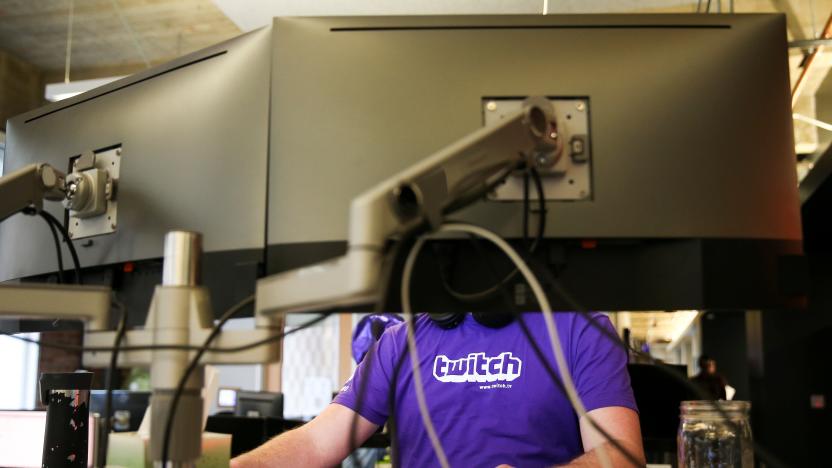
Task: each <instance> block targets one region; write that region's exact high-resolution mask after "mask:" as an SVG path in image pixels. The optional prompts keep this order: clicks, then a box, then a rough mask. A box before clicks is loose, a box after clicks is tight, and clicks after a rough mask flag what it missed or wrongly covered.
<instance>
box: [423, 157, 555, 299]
mask: <svg viewBox="0 0 832 468" xmlns="http://www.w3.org/2000/svg"><path fill="white" fill-rule="evenodd" d="M529 175H531V178H532V180H533V181H534V185H535V188H536V191H537V199H538V203H539V208H538V209H539V210H540V211H539V215H540V216H539V217H538V220H539V221H538V224H537V234H536V236H535V239H534V241H532V244H531V246H529V247H528V250H529V252H530V253H533V252H535V251H536V250H537V247H538V246H539V245H540V243H541V242H542V241H543V237H544V236H545V234H546V195H545V193H544V190H543V181H542V180H541V178H540V173H538V172H537V170H535V168H533V167H530V168H528V169H527V171H526V172H525V174H524V185H523V240H524V243H525V242H526V239H527V237H528V219H529V193H528V183H527V182H528V180H527V178H528V176H529ZM518 273H519V270H518V269H517V268H514V269H513V270H512V271H511V272H510V273H509V274H508V275H506V276H505V277H503V279H502V280H500V281H498V282H497V283H496V284H494V285H492V286H489V287H488V288H485V289H483V290H480V291H476V292H471V293H464V292H460V291H458V290H456V289H455V288H454V287H453V286H452V285H451V282H450V280H449V279H448V277H447V275H446V272H445V269H444V268H440V269H439V275H440V277H441V278H442V287H443V289H444V290H445V292H446V293H447V294H448V295H450V296H451V297H453V298H454V299H456V300H458V301H462V302H469V303H470V302H479V301H483V300H486V299H489V298H491V297H494V296H495V295H497V294H499V292H500V289H501V288H502V287H503V286H505V285H507V284H508V283H509V282H511V281H512V280H513V279H514V278H515V277H516V276H517V274H518Z"/></svg>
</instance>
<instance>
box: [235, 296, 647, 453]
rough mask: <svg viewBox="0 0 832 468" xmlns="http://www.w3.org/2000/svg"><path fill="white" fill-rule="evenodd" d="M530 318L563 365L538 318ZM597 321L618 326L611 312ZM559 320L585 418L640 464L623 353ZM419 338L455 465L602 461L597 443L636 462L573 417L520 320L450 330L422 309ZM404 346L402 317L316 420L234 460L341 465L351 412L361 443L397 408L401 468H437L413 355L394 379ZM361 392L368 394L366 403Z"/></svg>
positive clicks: (543, 345)
mask: <svg viewBox="0 0 832 468" xmlns="http://www.w3.org/2000/svg"><path fill="white" fill-rule="evenodd" d="M524 319H525V322H526V324H527V325H528V327H529V329H530V330H531V332H532V336H533V338H534V340H535V342H536V343H537V345H538V347H539V348H540V349H541V350H542V351H543V354H544V355H545V356H546V359H547V361H548V362H549V363H550V364H551V367H552V368H554V369H555V372H557V366H555V364H554V362H555V361H554V357H553V356H552V350H551V346H550V345H549V339H548V336H547V334H546V327H545V325H544V323H543V317H542V315H541V314H525V315H524ZM593 319H594V320H595V321H596V322H599V323H600V324H601V325H603V326H604V327H607V328H608V329H609V330H610V331H613V332H614V329H613V328H612V325H611V324H610V322H609V319H607V318H606V317H605V316H603V315H601V314H596V315H593ZM555 322H556V324H557V328H558V335H559V336H560V339H561V344H562V346H563V350H564V354H565V356H566V359H567V361H568V364H569V369H570V372H571V374H572V378H573V380H574V382H575V386H576V388H577V390H578V393H579V395H580V397H581V401H583V403H584V406H585V407H586V410H587V413H588V414H589V416H590V417H591V418H592V419H593V420H594V421H595V422H596V423H597V424H599V425H600V426H601V427H603V428H604V429H605V430H606V431H607V432H608V433H609V434H610V435H611V436H612V437H614V438H615V439H616V440H617V441H618V442H619V443H620V444H621V445H622V446H623V447H625V448H626V449H627V450H629V451H630V452H631V453H632V454H634V455H636V456H637V457H639V459H640V460H643V458H644V455H643V450H642V446H641V433H640V430H639V423H638V414H637V412H636V405H635V401H634V399H633V393H632V389H631V388H630V378H629V375H628V374H627V367H626V364H627V356H626V353H625V352H624V351H623V350H621V349H620V348H618V347H616V346H615V345H614V344H613V343H610V341H609V340H608V339H607V338H606V337H604V336H603V335H602V334H601V333H600V332H599V331H598V330H597V329H596V328H594V327H593V326H592V325H591V324H589V323H588V322H587V320H586V319H585V318H584V317H583V316H581V315H579V314H574V313H559V314H555ZM416 343H417V346H418V350H419V358H420V371H421V375H422V382H423V384H424V388H425V395H426V399H427V403H428V408H429V410H430V416H431V419H432V421H433V424H434V427H435V428H436V432H437V435H438V437H439V440H440V441H441V443H442V446H443V448H444V450H445V453H446V454H447V457H448V461H449V463H450V465H451V466H466V467H468V466H483V467H494V466H498V465H502V464H506V465H511V466H522V467H525V466H551V465H558V464H569V466H597V465H598V454H597V451H596V450H595V449H597V448H598V447H599V446H601V445H603V446H604V448H605V449H606V452H607V454H608V455H609V456H610V458H611V461H612V463H613V466H628V465H629V464H630V462H629V461H627V459H626V458H625V457H624V456H623V455H622V454H621V453H619V452H618V451H617V450H616V449H615V448H614V447H613V446H612V445H611V444H610V443H608V442H606V441H605V439H604V438H603V437H602V436H601V435H600V434H598V433H597V432H596V431H595V430H593V429H592V427H591V425H590V424H589V422H588V421H586V420H584V419H581V420H579V419H578V416H577V415H576V413H575V412H574V410H573V409H572V407H571V405H570V404H569V401H568V400H567V398H566V397H565V396H564V395H563V394H562V393H561V392H560V391H559V390H558V389H557V387H556V386H555V384H554V382H552V380H551V378H550V376H549V374H548V373H547V372H546V370H545V368H544V366H543V364H542V363H541V361H540V360H539V359H538V357H537V355H536V354H535V352H534V350H533V349H532V347H531V345H530V344H529V343H528V341H527V339H526V337H525V336H524V335H523V333H522V330H521V328H520V325H519V324H518V323H516V322H515V323H511V324H509V325H507V326H505V327H502V328H489V327H486V326H484V325H481V324H480V323H478V322H477V321H476V320H474V318H473V317H472V315H471V314H468V315H467V316H466V317H465V319H464V320H463V321H462V323H461V324H460V325H459V326H457V327H455V328H452V329H443V328H441V327H439V326H438V325H436V324H435V323H433V322H432V321H431V320H430V318H429V317H428V316H426V315H421V316H419V317H418V318H417V320H416ZM406 350H407V343H406V329H405V324H401V325H397V326H395V327H392V328H390V329H389V330H387V331H386V332H385V333H384V334H383V335H382V336H381V339H380V340H379V342H378V343H377V345H376V347H375V348H374V350H373V352H372V355H370V354H368V356H367V357H366V358H365V359H364V361H362V363H361V365H359V366H358V368H357V369H356V371H355V374H354V375H353V377H352V378H351V379H350V380H349V381H348V382H347V383H346V384H345V385H344V387H343V388H342V389H341V391H340V393H339V394H338V395H337V396H336V397H335V400H334V401H333V403H332V404H330V405H329V406H328V407H327V408H326V409H325V410H324V411H323V412H321V414H320V415H318V417H316V418H315V419H314V420H312V421H310V422H309V423H308V424H306V425H304V426H302V427H301V428H299V429H296V430H293V431H290V432H287V433H285V434H282V435H281V436H279V437H277V438H275V439H272V440H271V441H269V442H268V443H266V444H264V445H263V446H261V447H260V448H258V449H256V450H254V451H252V452H249V453H247V454H245V455H243V456H241V457H239V458H236V459H235V460H233V461H232V466H234V467H254V466H300V465H308V466H324V465H328V466H331V465H335V464H338V463H340V462H341V461H342V460H343V459H344V458H345V457H346V456H347V455H348V454H349V450H350V443H349V440H348V439H349V433H350V426H351V424H352V421H353V416H354V415H355V412H356V411H358V413H359V415H360V416H359V417H358V430H357V437H358V438H359V440H365V439H366V438H368V437H369V436H370V435H372V434H373V433H374V432H375V431H376V429H377V428H378V427H379V426H381V425H383V424H384V423H385V422H386V421H387V419H388V418H389V417H390V416H391V415H390V412H391V408H393V411H394V413H395V414H394V416H395V423H396V428H397V437H398V444H397V446H398V448H399V457H400V462H401V464H402V465H403V466H417V467H422V466H436V465H438V464H439V462H438V459H437V457H436V454H435V453H434V450H433V447H432V446H431V443H430V441H429V439H428V436H427V433H426V431H425V427H424V425H423V424H422V419H421V417H420V414H419V409H418V406H417V404H416V396H415V392H414V389H413V372H412V368H411V364H410V358H409V357H405V359H404V362H403V364H402V365H401V368H400V369H399V370H398V375H395V373H396V365H397V363H398V362H399V361H400V358H401V357H402V353H405V352H406ZM364 379H367V380H366V382H364V383H363V384H362V381H363V380H364ZM362 386H363V387H364V388H363V389H362V388H361V387H362ZM391 386H392V387H391ZM359 391H363V392H364V393H363V398H362V401H361V402H360V403H359V402H358V394H359ZM391 399H392V401H391Z"/></svg>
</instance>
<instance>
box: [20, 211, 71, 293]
mask: <svg viewBox="0 0 832 468" xmlns="http://www.w3.org/2000/svg"><path fill="white" fill-rule="evenodd" d="M20 212H21V213H23V214H25V215H27V216H36V215H38V211H37V210H36V209H34V208H32V207H29V208H24V209H22V210H20ZM41 218H42V219H43V220H44V222H46V225H47V226H49V230H50V231H51V232H52V241H53V242H54V243H55V252H56V253H57V256H58V284H63V283H65V282H66V278H64V255H63V251H62V249H61V240H60V239H58V231H57V229H55V226H54V225H52V221H50V220H49V218H47V217H46V216H43V215H41Z"/></svg>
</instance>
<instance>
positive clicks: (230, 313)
mask: <svg viewBox="0 0 832 468" xmlns="http://www.w3.org/2000/svg"><path fill="white" fill-rule="evenodd" d="M254 298H255V296H254V295H253V294H252V295H251V296H249V297H247V298H245V299H243V300H242V301H240V302H238V303H237V304H235V305H234V306H232V307H231V308H230V309H228V310H227V311H225V312H224V313H223V314H222V316H221V317H220V319H219V321H218V322H217V323H216V324H215V325H214V327H213V328H212V329H211V333H210V334H209V335H208V337H207V338H206V339H205V342H204V343H203V344H202V346H200V347H199V350H198V351H197V353H196V354H195V355H194V357H193V358H192V359H191V361H190V363H189V364H188V367H187V368H186V369H185V372H184V373H183V374H182V377H181V378H180V379H179V384H178V385H177V387H176V391H175V392H174V394H173V399H172V400H171V405H170V410H169V411H168V415H167V420H166V422H165V433H164V445H163V446H162V466H166V465H167V461H168V450H169V448H170V436H171V431H172V430H173V418H174V415H175V414H176V407H177V405H178V404H179V400H180V399H181V397H182V393H183V392H184V390H185V384H186V383H187V382H188V379H189V378H190V376H191V374H193V372H194V370H196V368H197V366H198V365H199V360H200V359H201V358H202V356H203V355H204V354H205V353H206V352H207V351H208V350H209V349H210V348H209V345H210V344H211V342H212V341H214V339H215V338H216V337H217V336H218V335H219V333H220V331H222V327H223V326H224V325H225V324H226V322H228V320H230V319H231V318H233V317H234V316H235V315H237V314H238V313H240V312H241V311H242V310H244V309H245V307H246V306H248V305H249V304H252V303H253V302H254ZM328 316H329V314H324V315H319V316H318V317H315V318H313V319H312V320H309V321H307V322H305V323H303V324H301V325H300V326H298V327H296V328H293V329H291V330H289V331H286V332H283V333H281V334H280V339H283V338H285V337H287V336H289V335H291V334H292V333H296V332H299V331H301V330H303V329H306V328H309V327H311V326H312V325H315V324H316V323H318V322H320V321H321V320H323V319H325V318H327V317H328ZM261 341H262V340H261ZM200 431H201V428H200Z"/></svg>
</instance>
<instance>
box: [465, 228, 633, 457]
mask: <svg viewBox="0 0 832 468" xmlns="http://www.w3.org/2000/svg"><path fill="white" fill-rule="evenodd" d="M471 241H472V244H473V245H474V247H475V248H476V249H477V251H478V252H479V256H480V258H483V259H486V263H487V266H488V268H489V271H490V272H491V274H492V275H493V276H494V277H495V278H496V277H497V272H496V271H495V269H494V265H493V264H492V263H491V262H488V260H487V258H488V257H486V256H485V252H484V251H483V249H482V248H481V246H480V243H479V242H478V239H476V238H473V237H472V238H471ZM502 293H503V294H502V299H503V302H505V304H506V305H507V306H508V308H509V310H511V313H512V315H513V316H514V318H515V319H516V320H517V321H518V323H519V324H520V329H521V331H522V332H523V335H524V337H525V338H526V341H527V342H528V343H529V344H530V345H531V347H532V350H533V351H534V353H535V355H536V356H537V358H538V360H539V361H540V362H541V363H542V364H543V367H544V369H545V370H546V373H547V374H548V375H549V377H550V378H551V380H552V382H553V383H554V384H555V388H557V389H558V391H560V392H561V394H562V395H563V396H567V394H566V389H565V387H564V386H563V382H561V379H560V378H558V377H557V374H555V371H554V369H552V366H551V364H549V361H548V360H547V358H546V356H545V355H544V354H543V351H542V350H541V349H540V346H538V344H537V342H536V341H535V339H534V336H533V335H532V333H531V331H530V330H529V327H528V325H527V324H526V321H525V319H524V317H523V314H522V313H521V312H520V311H519V310H517V306H516V305H515V303H514V301H513V299H512V298H511V294H510V293H509V291H508V289H507V287H506V286H504V287H503V288H502ZM605 330H606V329H605ZM567 398H568V397H567ZM586 420H587V421H588V422H589V425H590V426H592V428H593V429H594V430H595V431H597V432H598V433H599V434H601V436H602V437H603V438H604V439H605V440H606V441H607V442H608V443H609V444H610V445H612V446H613V448H615V449H616V450H617V451H618V452H619V453H621V454H622V455H623V456H624V457H625V458H626V459H627V461H629V462H630V463H631V464H632V465H633V466H634V467H641V466H642V463H641V461H640V460H639V458H638V457H637V456H636V455H634V454H633V453H632V452H631V451H630V450H628V449H627V448H625V447H624V446H623V445H621V443H620V442H619V441H618V440H616V439H615V438H613V437H612V435H611V434H610V433H609V432H607V431H606V430H605V429H604V428H602V427H601V426H600V425H599V424H598V423H597V422H596V421H595V419H594V418H592V417H591V416H590V415H589V414H587V415H586Z"/></svg>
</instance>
